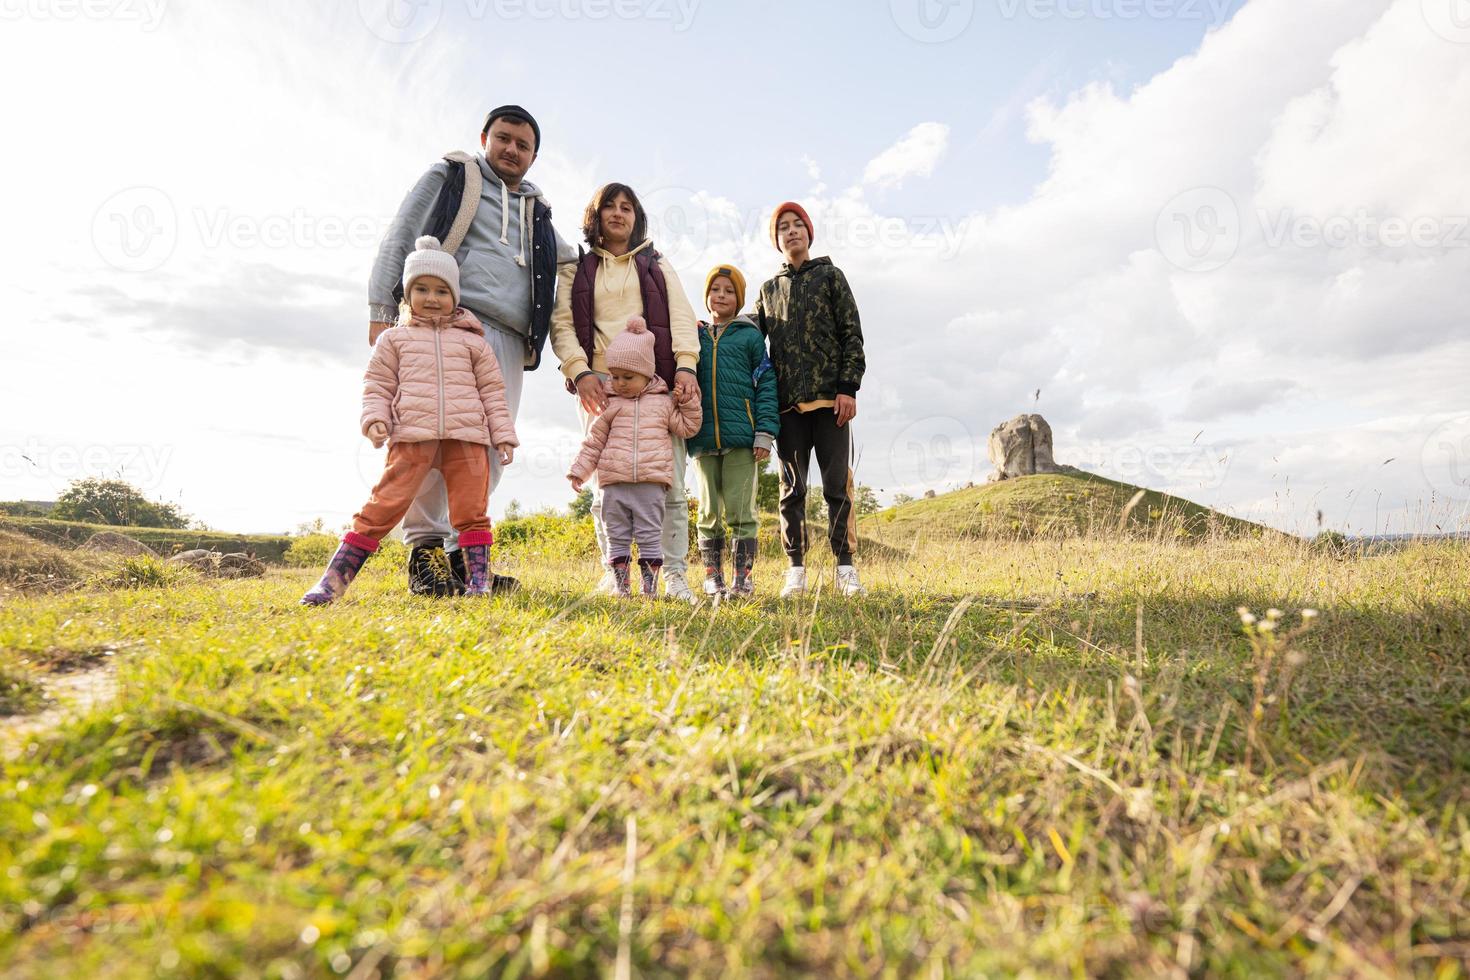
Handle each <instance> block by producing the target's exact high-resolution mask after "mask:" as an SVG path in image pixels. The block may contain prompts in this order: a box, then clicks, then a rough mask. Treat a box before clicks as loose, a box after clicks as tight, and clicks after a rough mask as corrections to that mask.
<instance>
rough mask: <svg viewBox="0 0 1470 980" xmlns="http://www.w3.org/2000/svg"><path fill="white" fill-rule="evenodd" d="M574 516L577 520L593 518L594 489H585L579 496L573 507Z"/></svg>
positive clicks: (573, 502)
mask: <svg viewBox="0 0 1470 980" xmlns="http://www.w3.org/2000/svg"><path fill="white" fill-rule="evenodd" d="M571 512H572V516H573V517H575V518H576V519H577V520H579V521H581V520H586V519H587V518H589V517H591V516H592V488H591V487H583V488H582V492H581V493H579V494H577V497H576V499H575V500H573V501H572V506H571Z"/></svg>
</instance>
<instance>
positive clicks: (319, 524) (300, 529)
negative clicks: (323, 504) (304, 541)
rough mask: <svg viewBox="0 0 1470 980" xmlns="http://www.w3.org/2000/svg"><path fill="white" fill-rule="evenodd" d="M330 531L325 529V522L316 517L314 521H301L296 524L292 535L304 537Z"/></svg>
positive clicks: (329, 532)
mask: <svg viewBox="0 0 1470 980" xmlns="http://www.w3.org/2000/svg"><path fill="white" fill-rule="evenodd" d="M331 533H332V532H331V531H328V530H327V522H326V521H324V520H322V519H321V518H320V517H318V518H317V519H316V520H314V521H302V522H301V523H300V524H297V525H296V531H295V532H294V534H293V537H298V538H305V537H309V536H310V535H313V534H331Z"/></svg>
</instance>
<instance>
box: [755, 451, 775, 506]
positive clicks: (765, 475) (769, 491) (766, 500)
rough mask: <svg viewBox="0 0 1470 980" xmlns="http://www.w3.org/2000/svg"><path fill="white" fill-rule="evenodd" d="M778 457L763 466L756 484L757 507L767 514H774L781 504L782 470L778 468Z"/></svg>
mask: <svg viewBox="0 0 1470 980" xmlns="http://www.w3.org/2000/svg"><path fill="white" fill-rule="evenodd" d="M776 467H777V463H776V457H774V456H772V457H771V461H770V462H769V463H768V464H767V465H766V466H764V467H762V468H761V470H760V472H759V473H758V474H757V478H756V486H755V508H756V510H757V511H760V512H761V513H765V514H774V513H776V511H777V510H778V509H780V506H781V471H780V470H779V469H777V468H776Z"/></svg>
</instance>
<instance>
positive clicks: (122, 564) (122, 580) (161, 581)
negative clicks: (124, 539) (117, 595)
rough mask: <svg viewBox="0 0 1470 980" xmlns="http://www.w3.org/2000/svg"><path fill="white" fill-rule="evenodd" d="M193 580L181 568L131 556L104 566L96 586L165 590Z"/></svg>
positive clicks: (147, 557)
mask: <svg viewBox="0 0 1470 980" xmlns="http://www.w3.org/2000/svg"><path fill="white" fill-rule="evenodd" d="M194 577H195V575H194V573H192V572H191V571H190V570H189V569H188V568H185V567H184V566H182V565H178V564H170V563H169V562H166V561H163V560H161V559H159V558H155V557H153V556H152V555H135V556H133V557H131V558H122V559H119V560H117V561H115V562H108V563H106V564H105V565H104V566H103V570H102V572H101V573H100V574H99V575H98V576H97V578H96V584H98V585H101V586H103V587H105V588H110V589H166V588H171V587H173V586H175V585H181V584H183V583H185V582H190V581H193V580H194Z"/></svg>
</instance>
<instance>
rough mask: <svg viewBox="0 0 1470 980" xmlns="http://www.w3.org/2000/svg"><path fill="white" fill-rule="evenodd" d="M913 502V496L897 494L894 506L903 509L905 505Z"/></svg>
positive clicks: (894, 496) (894, 497)
mask: <svg viewBox="0 0 1470 980" xmlns="http://www.w3.org/2000/svg"><path fill="white" fill-rule="evenodd" d="M913 502H914V497H913V495H912V494H908V493H896V494H894V495H893V506H895V507H902V506H903V505H904V504H911V503H913Z"/></svg>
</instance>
